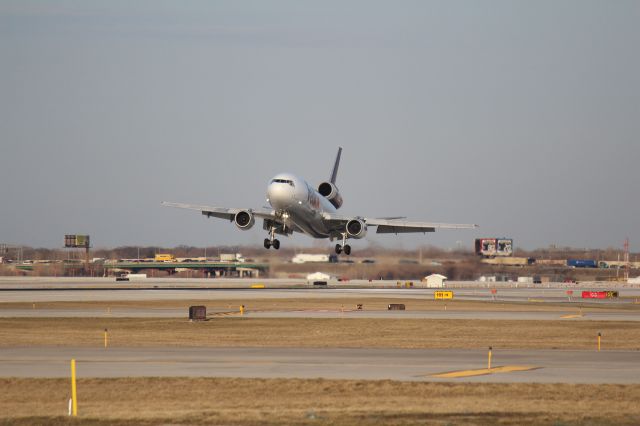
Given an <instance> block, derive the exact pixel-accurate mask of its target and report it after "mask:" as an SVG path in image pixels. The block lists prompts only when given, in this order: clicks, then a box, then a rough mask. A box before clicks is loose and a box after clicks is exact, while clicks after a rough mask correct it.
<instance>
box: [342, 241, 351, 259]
mask: <svg viewBox="0 0 640 426" xmlns="http://www.w3.org/2000/svg"><path fill="white" fill-rule="evenodd" d="M342 249H343V250H344V254H346V255H347V256H349V255H350V254H351V246H350V245H349V244H347V245H346V246H344V247H343V248H342Z"/></svg>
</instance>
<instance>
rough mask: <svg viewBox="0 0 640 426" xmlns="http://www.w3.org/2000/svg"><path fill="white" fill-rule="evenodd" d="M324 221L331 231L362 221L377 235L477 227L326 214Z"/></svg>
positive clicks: (475, 226) (461, 224) (473, 226)
mask: <svg viewBox="0 0 640 426" xmlns="http://www.w3.org/2000/svg"><path fill="white" fill-rule="evenodd" d="M323 216H324V218H325V221H327V222H328V223H329V224H330V227H331V228H332V229H340V230H342V229H344V227H345V226H346V224H347V222H348V221H350V220H353V219H360V220H363V221H364V222H365V223H366V224H367V226H375V227H376V233H377V234H404V233H411V232H422V233H424V232H435V231H436V229H473V228H477V227H478V225H474V224H463V223H432V222H412V221H407V220H401V219H404V218H367V217H346V216H337V215H332V214H328V213H324V214H323Z"/></svg>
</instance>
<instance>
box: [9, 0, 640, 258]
mask: <svg viewBox="0 0 640 426" xmlns="http://www.w3.org/2000/svg"><path fill="white" fill-rule="evenodd" d="M639 22H640V2H639V1H623V0H617V1H604V0H602V1H587V0H576V1H563V0H549V1H538V0H536V1H533V0H532V1H513V0H505V1H476V0H470V1H449V0H446V1H444V0H443V1H386V2H376V1H369V0H366V1H343V0H340V1H316V2H304V1H296V0H292V1H253V2H252V1H189V2H184V1H172V2H171V1H135V2H131V1H111V0H110V1H101V2H99V1H86V0H81V1H55V2H54V1H51V2H47V1H42V2H36V1H25V0H17V1H6V0H3V1H0V242H11V243H23V244H29V245H34V246H45V247H60V246H61V245H62V243H63V235H64V234H65V233H88V234H91V237H92V242H93V244H94V245H95V246H102V247H107V246H117V245H125V244H144V245H148V244H158V245H168V246H171V245H177V244H187V245H205V244H206V245H216V244H256V245H261V244H262V243H261V242H262V239H263V238H264V237H265V235H266V233H265V231H263V230H262V228H261V226H260V225H261V224H257V226H256V227H254V228H253V229H252V230H250V231H247V232H241V231H238V230H236V228H235V226H233V225H232V224H230V223H228V222H225V221H221V220H215V219H206V218H204V217H203V216H201V215H199V214H198V213H197V212H190V211H183V210H176V209H169V208H165V207H161V206H160V202H161V201H163V200H168V201H176V202H188V203H200V204H207V205H213V206H229V207H262V206H263V205H265V192H266V185H267V183H268V181H269V179H270V178H271V177H272V176H273V175H275V174H276V173H278V172H281V171H289V172H292V173H296V174H299V175H302V176H303V177H305V178H306V179H307V180H308V181H309V182H310V183H312V184H314V185H316V184H317V183H319V182H320V181H322V180H323V179H326V178H328V176H329V173H330V169H331V164H332V162H333V159H334V155H335V151H336V149H337V147H338V146H343V147H344V153H343V158H342V167H341V170H340V173H339V175H338V186H339V188H340V190H341V193H342V195H343V197H344V199H345V203H344V206H343V209H342V210H341V211H342V212H343V213H344V214H354V215H363V216H389V215H406V216H409V217H410V218H411V219H416V220H428V221H439V222H462V223H478V224H480V226H481V228H480V229H479V230H478V231H441V232H437V233H435V234H428V235H427V236H424V235H422V234H420V235H412V236H406V235H405V236H400V237H395V236H389V235H384V236H377V235H375V233H370V234H369V236H367V238H366V240H364V241H360V242H355V243H354V244H353V246H354V250H357V248H358V247H362V246H366V245H367V241H369V242H372V243H376V244H380V245H384V246H389V247H405V248H409V247H414V246H416V245H419V244H434V245H439V246H442V247H452V246H455V245H456V242H457V241H461V242H462V244H463V245H465V246H469V247H470V246H471V243H472V240H473V238H475V237H477V236H507V237H513V238H514V239H515V243H516V246H520V247H525V248H535V247H546V246H548V245H549V244H558V245H570V246H576V247H602V248H604V247H607V246H615V247H618V246H621V245H622V241H623V240H624V238H625V237H627V236H628V237H629V238H630V239H631V245H632V248H636V249H637V248H638V247H639V244H640V228H639V227H638V217H640V200H639V196H638V195H639V194H638V181H639V179H638V166H639V164H640V162H639V160H640V139H639V135H640V25H638V23H639ZM282 243H283V245H295V246H300V245H310V244H312V241H311V240H310V239H308V238H306V237H302V236H297V237H295V238H290V239H284V240H283V241H282ZM322 244H326V245H327V246H328V245H329V243H328V242H327V243H322Z"/></svg>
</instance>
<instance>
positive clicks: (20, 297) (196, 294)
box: [0, 286, 640, 304]
mask: <svg viewBox="0 0 640 426" xmlns="http://www.w3.org/2000/svg"><path fill="white" fill-rule="evenodd" d="M445 290H452V291H453V292H454V297H455V298H456V299H461V300H482V301H488V300H498V301H500V300H502V301H534V302H575V303H585V302H588V303H600V304H619V303H634V302H635V301H636V300H637V301H640V290H636V289H624V290H619V292H620V297H623V299H608V300H607V299H605V300H595V299H589V300H583V299H581V298H580V297H579V292H581V291H582V290H574V294H575V295H578V296H577V297H576V296H572V297H571V298H569V297H568V296H567V295H566V294H565V292H566V290H559V289H544V288H542V289H531V288H518V289H516V288H513V289H501V290H498V293H497V294H496V295H493V294H491V291H490V289H476V288H471V289H468V288H459V289H445ZM435 291H436V290H434V289H424V288H413V289H397V288H323V289H317V288H315V289H314V288H308V289H294V288H291V289H281V288H264V289H251V288H242V289H241V288H218V287H216V288H212V287H190V288H180V287H178V288H174V287H171V286H158V288H155V289H154V288H133V287H126V286H123V287H119V288H117V287H116V288H113V287H108V288H102V289H100V288H82V287H79V286H70V287H65V288H29V287H24V288H16V287H15V286H11V287H7V286H0V302H27V303H34V302H63V301H74V302H77V301H140V300H212V299H235V300H242V299H283V298H284V299H286V298H358V297H377V296H384V297H390V298H394V297H395V298H403V297H424V298H428V299H433V297H434V292H435Z"/></svg>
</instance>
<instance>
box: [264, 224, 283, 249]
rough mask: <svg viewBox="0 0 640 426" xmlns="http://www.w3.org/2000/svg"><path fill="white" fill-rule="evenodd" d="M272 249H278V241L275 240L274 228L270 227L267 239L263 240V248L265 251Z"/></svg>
mask: <svg viewBox="0 0 640 426" xmlns="http://www.w3.org/2000/svg"><path fill="white" fill-rule="evenodd" d="M271 247H273V248H274V249H276V250H278V249H280V240H278V239H276V228H275V227H273V226H272V227H271V229H270V230H269V238H265V239H264V248H266V249H267V250H268V249H270V248H271Z"/></svg>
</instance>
